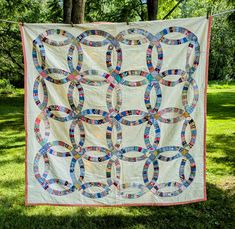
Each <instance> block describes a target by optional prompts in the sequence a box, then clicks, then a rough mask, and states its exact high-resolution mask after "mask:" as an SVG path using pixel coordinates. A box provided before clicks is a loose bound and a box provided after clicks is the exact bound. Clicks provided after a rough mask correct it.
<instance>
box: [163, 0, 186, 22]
mask: <svg viewBox="0 0 235 229" xmlns="http://www.w3.org/2000/svg"><path fill="white" fill-rule="evenodd" d="M183 1H184V0H179V1H178V3H177V4H176V5H175V6H174V7H173V8H172V9H171V10H170V11H169V12H168V13H167V15H166V16H165V17H164V18H163V20H165V19H166V18H167V17H169V16H170V15H171V14H172V13H173V11H174V10H175V9H176V8H177V7H178V6H179V4H180V3H181V2H183Z"/></svg>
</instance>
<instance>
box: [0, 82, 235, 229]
mask: <svg viewBox="0 0 235 229" xmlns="http://www.w3.org/2000/svg"><path fill="white" fill-rule="evenodd" d="M234 106H235V85H234V84H232V83H231V84H225V85H224V84H216V83H214V84H211V86H210V87H209V90H208V116H207V121H208V122H207V127H208V128H207V192H208V201H206V202H202V203H195V204H189V205H184V206H175V207H115V208H79V207H48V206H38V207H27V208H26V207H25V206H24V147H25V140H24V135H25V133H24V125H23V91H22V90H18V91H17V93H16V94H15V95H11V97H6V96H2V97H0V111H1V112H0V228H1V227H3V228H44V227H45V228H72V227H73V228H100V227H101V228H154V227H155V228H180V227H187V228H217V227H220V228H232V227H233V217H234V192H233V190H234V187H235V184H234V180H235V179H234V178H235V176H234V174H235V170H234V168H235V161H234V159H235V145H234V144H235V107H234ZM3 225H4V226H3Z"/></svg>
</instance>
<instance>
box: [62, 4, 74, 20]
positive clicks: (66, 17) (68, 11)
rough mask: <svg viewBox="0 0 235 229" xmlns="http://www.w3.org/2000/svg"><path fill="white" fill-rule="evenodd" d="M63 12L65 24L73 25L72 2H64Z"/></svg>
mask: <svg viewBox="0 0 235 229" xmlns="http://www.w3.org/2000/svg"><path fill="white" fill-rule="evenodd" d="M63 11H64V16H63V22H64V23H65V24H69V23H71V15H72V0H64V6H63Z"/></svg>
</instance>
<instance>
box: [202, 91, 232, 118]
mask: <svg viewBox="0 0 235 229" xmlns="http://www.w3.org/2000/svg"><path fill="white" fill-rule="evenodd" d="M207 106H208V107H207V116H209V117H210V118H213V119H230V118H235V92H216V93H208V95H207Z"/></svg>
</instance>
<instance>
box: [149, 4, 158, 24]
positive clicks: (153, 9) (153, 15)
mask: <svg viewBox="0 0 235 229" xmlns="http://www.w3.org/2000/svg"><path fill="white" fill-rule="evenodd" d="M147 8H148V20H149V21H153V20H156V19H157V12H158V0H147Z"/></svg>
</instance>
